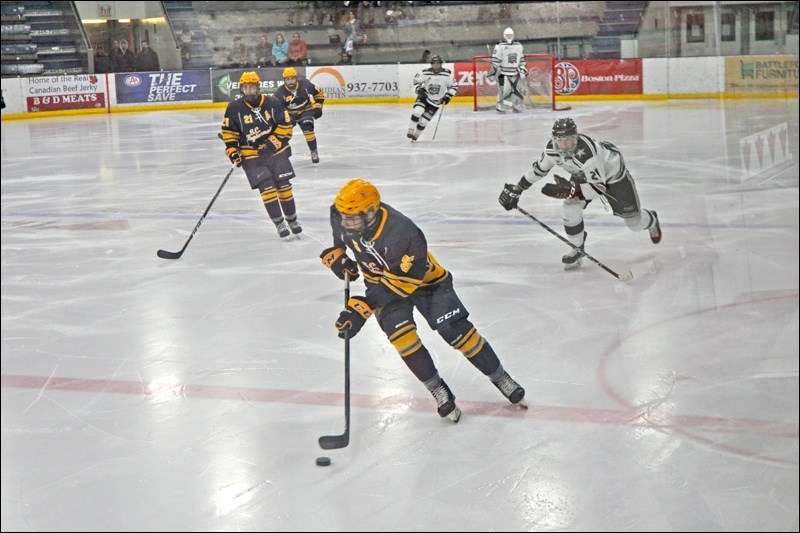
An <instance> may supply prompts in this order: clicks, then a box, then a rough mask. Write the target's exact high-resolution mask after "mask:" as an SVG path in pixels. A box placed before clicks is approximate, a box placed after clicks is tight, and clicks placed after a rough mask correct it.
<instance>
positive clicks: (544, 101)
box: [472, 54, 571, 111]
mask: <svg viewBox="0 0 800 533" xmlns="http://www.w3.org/2000/svg"><path fill="white" fill-rule="evenodd" d="M525 63H526V66H527V69H528V76H527V77H526V78H525V79H524V80H520V81H523V83H519V84H518V85H517V88H518V89H519V90H520V93H521V95H522V96H523V102H524V106H525V108H526V109H549V110H552V111H566V110H568V109H571V108H570V106H567V105H563V104H558V105H556V94H555V90H554V88H553V87H554V82H555V78H554V75H555V71H556V60H555V57H554V56H553V55H552V54H525ZM491 64H492V56H475V57H473V58H472V83H473V95H474V96H473V109H474V110H475V111H486V110H491V109H495V107H496V105H497V91H498V89H499V87H498V84H497V79H496V78H495V79H494V80H489V79H488V77H487V74H488V73H489V67H490V66H491Z"/></svg>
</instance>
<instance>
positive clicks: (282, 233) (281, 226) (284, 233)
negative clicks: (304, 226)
mask: <svg viewBox="0 0 800 533" xmlns="http://www.w3.org/2000/svg"><path fill="white" fill-rule="evenodd" d="M275 229H277V230H278V237H280V238H281V239H286V238H288V237H289V235H291V234H292V232H291V230H289V224H287V223H286V221H285V220H282V221H281V222H280V223H278V224H275Z"/></svg>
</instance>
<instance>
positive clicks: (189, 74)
mask: <svg viewBox="0 0 800 533" xmlns="http://www.w3.org/2000/svg"><path fill="white" fill-rule="evenodd" d="M115 76H116V87H117V103H119V104H143V103H159V102H191V101H196V100H210V99H211V81H210V79H209V75H208V72H206V71H202V70H198V71H192V70H190V71H186V72H131V73H127V74H115Z"/></svg>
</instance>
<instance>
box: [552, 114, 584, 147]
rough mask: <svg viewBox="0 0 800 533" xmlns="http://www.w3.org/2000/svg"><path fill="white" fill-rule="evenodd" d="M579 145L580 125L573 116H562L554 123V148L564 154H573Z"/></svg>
mask: <svg viewBox="0 0 800 533" xmlns="http://www.w3.org/2000/svg"><path fill="white" fill-rule="evenodd" d="M577 147H578V126H576V125H575V121H574V120H572V119H571V118H560V119H558V120H556V122H555V124H553V148H555V149H556V150H558V152H559V153H560V154H561V155H563V156H569V155H571V154H572V153H573V152H574V151H575V149H576V148H577Z"/></svg>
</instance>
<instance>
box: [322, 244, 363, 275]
mask: <svg viewBox="0 0 800 533" xmlns="http://www.w3.org/2000/svg"><path fill="white" fill-rule="evenodd" d="M319 256H320V258H321V259H322V264H323V265H325V266H326V267H328V268H330V269H331V270H332V271H333V273H334V274H336V277H337V278H339V279H344V273H345V272H347V273H348V274H350V281H353V280H356V279H358V264H356V262H355V261H353V260H352V259H350V258H349V257H348V256H347V252H345V251H344V250H343V249H342V248H336V247H334V246H331V247H330V248H325V249H324V250H322V253H321V254H319Z"/></svg>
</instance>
